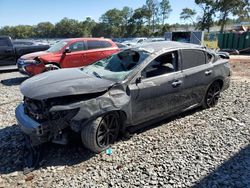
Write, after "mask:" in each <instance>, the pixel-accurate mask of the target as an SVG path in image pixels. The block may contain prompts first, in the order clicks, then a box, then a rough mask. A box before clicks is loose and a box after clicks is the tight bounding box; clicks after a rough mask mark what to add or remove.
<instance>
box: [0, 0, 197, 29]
mask: <svg viewBox="0 0 250 188" xmlns="http://www.w3.org/2000/svg"><path fill="white" fill-rule="evenodd" d="M158 1H160V0H158ZM169 1H170V4H171V7H172V9H173V11H172V13H171V14H170V17H169V18H168V20H167V21H166V22H167V23H169V24H172V23H183V21H182V20H180V19H179V17H180V13H181V10H182V9H183V8H186V7H189V8H193V9H196V10H199V8H198V7H197V5H195V3H194V0H169ZM145 3H146V0H0V27H2V26H6V25H9V26H14V25H36V24H37V23H39V22H47V21H49V22H51V23H53V24H55V23H57V22H59V21H60V20H61V19H62V18H64V17H68V18H71V19H76V20H79V21H83V20H85V18H86V17H91V18H92V19H94V20H95V21H99V17H100V16H101V15H102V14H103V13H105V12H106V11H107V10H109V9H112V8H117V9H122V8H123V7H124V6H128V7H131V8H133V9H136V8H139V7H142V5H144V4H145Z"/></svg>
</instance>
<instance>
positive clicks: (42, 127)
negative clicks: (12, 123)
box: [15, 103, 49, 146]
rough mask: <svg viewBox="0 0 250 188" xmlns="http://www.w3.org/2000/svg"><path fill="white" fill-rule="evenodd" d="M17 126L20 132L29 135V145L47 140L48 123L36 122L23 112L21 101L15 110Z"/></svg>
mask: <svg viewBox="0 0 250 188" xmlns="http://www.w3.org/2000/svg"><path fill="white" fill-rule="evenodd" d="M15 114H16V120H17V123H18V126H19V127H20V129H21V130H22V132H23V133H24V134H26V135H28V136H29V137H30V141H31V145H33V146H36V145H40V144H42V143H45V142H47V141H48V140H49V129H48V128H49V125H48V124H47V123H42V124H40V123H38V122H36V121H35V120H33V119H32V118H30V117H29V116H27V115H26V114H25V113H24V106H23V103H21V104H19V105H18V106H17V108H16V111H15Z"/></svg>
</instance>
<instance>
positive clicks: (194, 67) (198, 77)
mask: <svg viewBox="0 0 250 188" xmlns="http://www.w3.org/2000/svg"><path fill="white" fill-rule="evenodd" d="M181 57H182V58H181V59H182V60H181V68H182V73H183V81H184V83H183V85H184V91H185V92H184V93H185V95H183V98H185V99H186V100H184V101H185V104H184V105H185V107H189V106H192V105H195V104H198V103H200V102H201V101H202V99H203V96H204V94H205V92H206V88H207V86H208V85H209V84H210V83H211V81H212V75H213V70H212V67H213V66H212V63H211V59H210V60H209V62H208V58H207V52H206V51H203V50H199V49H183V50H181Z"/></svg>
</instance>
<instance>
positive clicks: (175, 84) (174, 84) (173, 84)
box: [172, 80, 182, 88]
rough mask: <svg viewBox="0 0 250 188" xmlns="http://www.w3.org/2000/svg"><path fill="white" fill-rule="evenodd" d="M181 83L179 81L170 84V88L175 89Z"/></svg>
mask: <svg viewBox="0 0 250 188" xmlns="http://www.w3.org/2000/svg"><path fill="white" fill-rule="evenodd" d="M181 83H182V81H181V80H176V81H174V82H172V87H173V88H176V87H178V86H180V85H181Z"/></svg>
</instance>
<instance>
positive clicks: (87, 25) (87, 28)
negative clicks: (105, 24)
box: [81, 17, 96, 37]
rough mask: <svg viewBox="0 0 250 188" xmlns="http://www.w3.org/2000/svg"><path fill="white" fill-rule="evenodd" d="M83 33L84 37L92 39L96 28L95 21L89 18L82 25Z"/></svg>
mask: <svg viewBox="0 0 250 188" xmlns="http://www.w3.org/2000/svg"><path fill="white" fill-rule="evenodd" d="M81 25H82V32H83V36H84V37H92V32H93V29H94V27H95V26H96V22H95V20H93V19H91V18H90V17H87V18H86V19H85V20H84V21H83V22H82V23H81Z"/></svg>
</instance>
